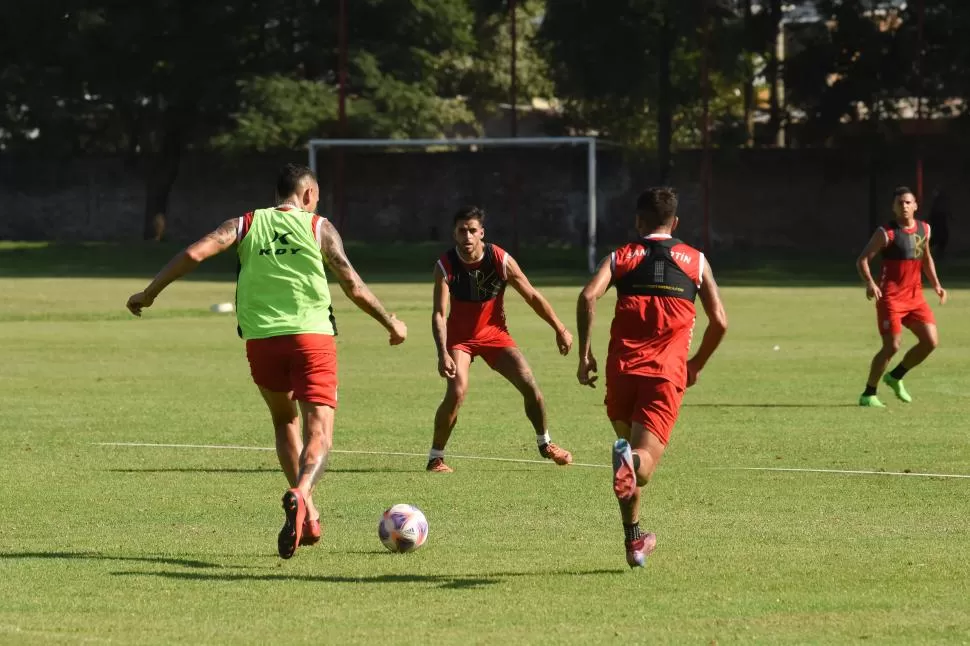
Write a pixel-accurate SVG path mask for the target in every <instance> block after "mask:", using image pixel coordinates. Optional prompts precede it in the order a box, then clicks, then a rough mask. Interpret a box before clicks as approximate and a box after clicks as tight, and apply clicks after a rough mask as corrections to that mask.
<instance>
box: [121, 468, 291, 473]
mask: <svg viewBox="0 0 970 646" xmlns="http://www.w3.org/2000/svg"><path fill="white" fill-rule="evenodd" d="M105 471H107V472H109V473H277V474H278V473H279V472H280V470H279V468H276V469H270V468H260V467H256V468H252V469H241V468H228V469H223V468H219V467H215V468H213V467H208V468H203V467H197V468H196V467H177V468H161V469H105Z"/></svg>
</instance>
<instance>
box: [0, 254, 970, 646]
mask: <svg viewBox="0 0 970 646" xmlns="http://www.w3.org/2000/svg"><path fill="white" fill-rule="evenodd" d="M18 248H20V249H22V248H23V247H18ZM105 248H108V249H117V247H115V246H111V245H108V246H106V247H105ZM3 251H4V250H0V268H2V276H0V294H2V295H3V296H2V298H0V356H2V358H3V367H2V369H0V393H2V395H0V402H2V404H0V405H2V410H3V416H2V420H3V421H2V422H0V452H2V455H3V460H2V468H0V491H2V492H3V493H2V496H0V643H18V644H20V643H37V644H40V643H44V644H46V643H82V642H84V643H87V642H116V643H157V644H163V643H165V644H167V643H173V642H190V643H233V644H235V643H269V642H275V643H295V642H317V643H320V642H323V643H364V642H370V643H375V642H378V643H379V642H382V641H394V642H405V643H428V642H431V641H432V640H436V641H441V642H444V643H463V644H476V643H583V644H586V643H629V642H634V643H650V644H705V645H706V644H713V643H717V644H738V643H764V644H806V643H817V644H822V643H825V644H845V643H862V642H866V643H879V644H887V643H888V644H938V643H967V642H968V641H970V603H968V601H967V600H968V599H970V480H965V479H964V480H961V479H944V478H923V477H899V476H889V475H869V476H866V475H854V476H853V475H837V474H821V473H793V472H762V471H740V470H733V469H732V467H785V468H821V469H847V470H852V469H861V470H885V471H890V472H903V471H906V470H909V471H912V472H925V473H952V474H970V453H968V452H967V448H966V447H967V418H968V412H970V406H968V404H970V399H968V393H970V371H968V370H967V369H966V366H967V365H968V363H970V326H967V325H966V321H967V320H968V317H970V292H968V291H965V290H959V289H958V290H954V291H953V292H952V293H951V299H952V302H951V303H950V304H948V305H947V306H946V307H942V308H940V307H936V308H935V310H936V313H937V317H938V321H939V324H940V330H941V340H942V344H941V347H940V350H939V351H938V352H937V353H936V354H934V355H933V356H932V357H931V358H930V359H929V360H928V361H927V363H926V364H924V366H921V367H920V368H918V369H917V370H914V371H913V372H912V374H911V376H908V377H907V379H906V383H907V386H908V387H909V389H910V392H911V393H912V394H913V396H914V398H915V402H914V403H913V404H911V405H908V406H907V405H903V404H901V403H898V402H896V401H895V400H893V399H892V396H891V393H889V392H888V390H887V389H885V388H883V389H882V390H881V395H882V396H883V399H884V401H886V402H887V403H888V405H889V406H890V408H889V409H888V410H886V411H876V410H868V409H860V408H858V407H855V406H853V404H854V403H855V400H856V398H857V397H858V394H859V392H860V390H861V387H862V384H863V381H864V379H865V372H866V368H867V364H868V361H869V358H870V357H871V355H872V353H873V352H874V350H875V347H876V342H877V338H876V334H875V331H876V328H875V320H874V319H875V317H874V314H873V311H872V307H871V304H869V303H867V302H866V301H865V298H864V295H863V292H862V290H861V289H860V288H858V287H844V286H831V287H801V288H788V287H765V286H746V285H742V284H741V282H742V280H741V279H742V278H743V277H744V275H743V274H741V273H739V274H737V275H736V276H735V275H732V274H731V273H727V274H726V276H723V277H722V280H721V282H722V288H723V292H724V298H725V301H726V305H727V308H728V313H729V315H730V317H731V330H730V331H729V335H728V337H727V340H726V341H725V344H724V346H723V347H722V349H721V350H720V351H719V353H718V354H717V355H716V356H715V358H714V360H713V361H712V363H711V364H710V366H709V368H708V370H706V371H705V373H704V374H703V375H702V379H701V382H700V383H699V385H698V386H697V387H696V388H694V389H692V390H691V391H690V392H689V393H688V395H687V397H686V398H685V405H684V409H683V412H682V415H681V419H680V421H679V423H678V425H677V427H676V428H675V430H674V434H673V440H672V444H671V447H670V449H669V451H668V453H667V455H666V456H665V458H664V462H663V463H662V464H661V466H660V468H659V469H658V471H657V474H656V477H655V480H654V481H653V482H652V483H651V484H650V486H649V487H648V488H647V490H646V495H645V499H644V500H645V502H644V514H643V518H644V523H645V525H646V526H648V527H649V528H651V529H652V530H654V531H656V532H657V533H658V535H659V537H660V543H659V547H658V550H657V551H656V553H655V554H654V555H653V556H652V557H651V558H650V561H649V563H648V567H647V568H646V570H645V571H639V572H630V571H628V570H627V568H626V564H625V562H624V559H623V549H622V533H621V531H620V525H619V516H618V512H617V509H616V503H615V500H614V499H613V496H612V492H611V489H610V477H609V473H610V472H609V470H608V469H606V468H583V467H569V468H559V467H555V466H553V465H549V464H529V463H513V462H490V461H476V460H465V459H458V458H454V459H450V462H451V464H452V465H453V466H455V467H456V469H457V470H456V472H455V473H454V474H452V475H450V476H431V475H429V474H426V473H425V472H424V471H423V468H424V459H423V458H422V457H407V456H392V455H362V454H356V453H343V452H342V453H337V454H335V455H334V456H333V458H332V461H331V469H330V471H329V472H328V473H327V475H326V476H325V477H324V479H323V480H322V483H321V485H320V487H319V489H318V494H317V501H318V505H319V506H320V507H321V510H322V512H323V517H324V523H325V530H324V531H325V533H324V541H323V542H322V543H321V544H320V545H318V546H316V547H313V548H309V549H301V550H300V551H299V552H298V553H297V555H296V557H295V558H293V559H292V560H290V561H286V562H282V561H280V560H279V558H278V557H277V556H276V553H275V552H276V547H275V536H276V532H277V531H278V529H279V525H280V523H281V520H282V514H281V510H280V507H279V497H280V495H281V494H282V492H283V490H284V488H285V482H284V480H283V478H282V475H281V474H280V473H279V471H278V467H277V465H276V461H275V456H274V454H273V453H272V452H271V451H229V450H203V449H197V450H191V449H176V448H135V447H111V446H102V445H99V444H98V443H101V442H148V443H173V444H176V443H182V444H216V445H219V444H226V445H240V446H252V447H269V446H271V445H272V431H271V428H270V426H269V422H268V416H267V414H266V413H265V411H264V410H263V404H262V403H261V401H260V400H259V397H258V395H257V394H256V391H255V388H254V387H253V386H252V384H251V383H250V381H249V375H248V368H247V364H246V360H245V356H244V352H243V345H242V343H241V342H240V341H239V340H238V339H237V338H236V336H235V333H234V326H235V324H234V321H233V319H232V318H231V316H230V317H227V316H225V315H217V314H212V313H210V312H209V311H208V306H209V305H211V304H212V303H216V302H221V301H227V300H232V293H233V287H232V284H231V282H228V281H225V280H221V278H222V274H221V273H220V272H219V271H217V270H211V271H213V273H211V274H206V273H202V274H201V275H200V276H199V278H198V279H197V280H192V281H186V282H183V283H178V284H176V285H173V286H172V287H171V288H170V289H169V291H167V292H166V293H165V294H164V295H163V296H162V297H161V298H160V299H159V300H158V301H157V303H156V305H155V307H154V308H153V309H151V310H149V311H147V312H146V315H145V318H144V319H143V320H135V319H133V318H131V317H128V316H127V315H126V314H125V312H124V310H123V305H124V301H125V299H126V298H127V296H128V295H129V294H130V293H131V292H133V291H136V290H138V289H140V288H142V287H143V286H144V284H145V282H146V278H147V276H148V275H150V274H151V273H153V272H154V271H155V270H156V269H157V266H156V265H158V264H160V263H161V262H164V260H165V258H166V257H167V255H168V253H169V252H170V250H166V251H165V253H158V255H159V256H160V257H158V258H154V257H153V258H151V260H152V261H153V263H154V264H152V265H151V266H150V267H149V266H147V265H149V262H148V260H145V259H144V258H142V257H141V256H140V255H139V254H136V253H132V254H130V255H129V256H128V257H127V258H128V261H126V263H120V264H116V263H115V262H114V261H105V262H106V263H107V264H106V265H104V266H102V267H101V268H100V269H92V270H91V271H90V272H78V271H76V270H77V266H76V265H73V264H72V263H73V262H74V259H72V258H66V257H65V256H63V255H62V256H61V259H62V261H63V263H64V264H63V265H62V268H61V269H60V270H53V269H49V270H47V271H46V273H45V271H39V270H38V266H37V263H36V258H37V257H36V256H32V255H31V253H29V252H24V253H20V252H18V253H20V256H19V259H13V257H12V256H11V255H10V253H12V252H9V248H8V249H7V251H8V253H7V255H4V254H3ZM85 253H88V252H85ZM351 253H353V251H352V252H351ZM364 255H365V256H366V255H367V254H366V253H365V254H364ZM374 255H376V254H374ZM87 257H89V258H90V255H89V256H87ZM155 261H157V262H155ZM32 263H33V264H32ZM365 264H366V263H365ZM135 269H137V271H135ZM379 270H380V267H379V266H378V267H375V268H373V271H374V272H375V273H377V274H380V272H379ZM752 272H753V274H754V275H757V271H755V270H752ZM58 273H69V274H78V273H80V274H83V275H84V276H85V277H80V278H65V277H61V276H58V275H57V274H58ZM99 274H100V277H99ZM366 275H367V273H366V272H365V276H366ZM540 275H541V274H540ZM129 276H140V277H138V278H134V277H129ZM945 277H946V276H944V278H945ZM213 278H218V279H220V280H212V279H213ZM579 280H580V277H579V276H578V275H572V274H566V275H565V276H563V277H559V278H557V279H553V278H552V277H546V278H542V279H541V280H537V282H539V283H540V284H542V285H546V286H547V287H546V288H545V290H544V291H545V293H546V295H547V296H548V297H549V298H550V300H551V301H552V302H553V304H554V305H555V307H556V309H557V311H558V312H559V313H560V315H561V316H562V317H563V318H564V320H567V321H571V320H572V312H573V310H574V302H575V297H576V294H577V292H578V286H579ZM373 288H374V290H375V292H376V293H377V294H378V295H379V296H380V297H381V298H382V299H383V300H384V301H385V303H387V305H388V306H389V307H391V308H393V309H394V310H395V311H396V312H398V314H399V316H400V317H401V318H403V319H404V320H405V321H406V322H407V323H408V324H409V325H410V331H411V337H410V338H409V340H408V342H407V343H406V344H405V345H404V346H402V347H399V348H389V347H387V341H386V337H385V336H384V334H383V333H382V331H381V329H380V328H379V327H378V326H377V325H376V324H375V323H373V322H372V321H370V320H369V319H367V318H366V317H365V316H364V315H363V314H361V313H359V312H357V311H355V310H353V309H352V308H351V306H349V304H348V303H347V301H346V300H345V299H344V298H343V297H342V296H340V295H338V296H337V297H336V299H335V300H336V308H337V312H338V321H339V324H340V329H341V336H340V337H339V341H338V344H339V348H340V350H339V351H340V379H341V385H340V409H339V411H338V419H337V431H336V438H335V448H336V449H338V450H340V451H378V452H405V453H406V452H413V453H419V454H423V453H425V452H426V451H427V449H428V445H429V442H430V433H431V430H430V425H431V418H432V416H433V413H434V409H435V406H436V405H437V403H438V401H439V399H440V397H441V394H442V392H443V388H444V387H443V384H442V382H441V380H440V378H439V377H438V376H437V372H436V362H435V357H434V350H433V345H432V342H431V338H430V334H429V333H428V327H429V321H428V318H429V309H428V308H429V304H430V298H431V294H430V283H425V282H421V283H410V282H397V281H396V282H393V283H391V282H386V283H376V284H374V285H373ZM611 300H612V295H608V296H607V298H606V299H604V301H603V302H602V303H601V305H600V308H599V318H598V320H597V329H596V338H595V346H594V347H595V348H596V350H597V352H598V356H599V358H600V359H602V358H603V353H604V352H605V339H606V334H607V328H608V322H609V314H610V301H611ZM509 319H510V325H511V329H512V332H513V334H514V335H515V337H516V338H517V340H518V342H519V343H520V345H521V346H522V347H523V348H524V350H525V352H526V355H527V357H528V358H529V359H530V361H531V363H532V365H533V368H534V369H535V372H536V374H537V377H538V379H539V382H540V385H541V386H542V387H543V390H544V393H545V396H546V400H547V402H548V407H549V413H550V421H551V428H552V432H553V436H554V438H555V439H556V440H557V441H558V442H560V443H561V444H562V445H564V446H566V447H567V448H569V449H571V450H572V451H573V453H574V456H575V459H576V460H577V461H578V462H582V463H590V464H600V465H606V464H608V461H609V448H610V444H611V441H612V433H611V431H610V429H609V426H608V424H607V422H606V419H605V416H604V413H603V407H602V390H600V389H598V390H596V391H591V390H588V389H585V390H584V389H581V388H580V387H579V386H577V385H576V383H575V358H574V357H572V356H570V357H569V358H568V359H562V358H561V357H559V356H558V355H557V352H556V349H555V345H554V336H553V334H552V332H551V331H550V330H548V328H547V327H545V325H544V324H543V323H542V322H541V321H539V320H538V319H537V318H536V317H535V316H534V315H532V314H531V313H530V312H529V311H527V309H526V307H525V306H524V305H523V304H522V303H521V301H520V300H519V299H517V298H515V297H514V296H512V295H510V298H509ZM698 326H699V329H702V327H703V320H700V321H699V322H698ZM697 336H698V337H699V336H700V335H699V334H698V335H697ZM908 342H909V340H908V339H907V343H908ZM775 345H777V346H779V350H777V351H775V350H773V347H774V346H775ZM449 452H450V453H452V454H454V455H467V456H487V457H504V458H514V459H533V458H536V457H537V453H536V451H535V446H534V440H533V438H532V433H531V429H530V428H529V427H528V424H527V423H526V421H525V418H524V415H523V414H522V412H521V402H520V401H519V400H518V399H517V397H516V396H515V395H514V391H513V390H512V389H511V387H510V386H508V385H507V384H505V383H504V382H503V381H502V380H501V379H500V378H499V377H498V376H497V375H495V374H492V373H490V371H489V370H488V369H487V367H486V366H484V364H482V363H481V362H476V363H475V364H474V365H473V367H472V382H471V390H470V393H469V396H468V400H467V402H466V405H465V408H464V409H463V412H462V415H461V419H460V421H459V425H458V427H457V429H456V431H455V434H454V436H453V439H452V443H451V445H450V446H449ZM396 502H411V503H413V504H416V505H418V506H419V507H421V508H422V509H423V510H424V511H425V512H426V514H427V516H428V518H429V521H430V525H431V534H430V538H429V541H428V544H427V545H426V546H425V547H423V548H422V549H421V550H419V551H418V552H416V553H414V554H411V555H405V556H399V555H392V554H388V553H386V552H385V551H384V550H383V548H382V547H381V545H380V543H379V541H378V538H377V535H376V525H377V518H378V516H379V514H380V512H381V511H382V510H383V509H384V508H386V507H387V506H389V505H390V504H392V503H396Z"/></svg>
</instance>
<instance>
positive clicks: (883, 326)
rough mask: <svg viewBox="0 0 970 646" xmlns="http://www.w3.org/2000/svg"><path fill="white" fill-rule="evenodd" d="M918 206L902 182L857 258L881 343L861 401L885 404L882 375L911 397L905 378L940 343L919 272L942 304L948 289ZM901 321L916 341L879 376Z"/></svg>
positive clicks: (899, 337) (898, 335) (899, 335)
mask: <svg viewBox="0 0 970 646" xmlns="http://www.w3.org/2000/svg"><path fill="white" fill-rule="evenodd" d="M917 208H918V205H917V204H916V197H915V196H914V195H913V192H912V191H911V190H909V189H908V188H907V187H905V186H900V187H899V188H897V189H896V190H895V191H894V192H893V215H895V216H896V217H895V219H894V220H893V221H892V222H889V223H887V224H884V225H883V226H881V227H879V228H878V229H877V230H876V232H875V233H874V234H872V238H870V239H869V244H867V245H866V248H865V249H863V250H862V254H861V255H860V256H859V259H858V261H856V267H857V268H858V270H859V275H860V276H862V280H864V281H865V283H866V298H868V299H869V300H872V299H876V322H877V324H878V326H879V334H880V335H881V336H882V348H880V349H879V352H877V353H876V356H874V357H873V358H872V364H871V365H870V367H869V380H868V381H866V389H865V390H864V391H863V393H862V396H861V397H859V405H860V406H869V407H872V408H885V407H886V405H885V404H883V403H882V402H881V401H879V398H878V397H877V396H876V387H877V386H878V385H879V379H880V377H881V378H882V380H883V381H884V382H885V383H886V385H887V386H889V387H890V388H891V389H892V390H893V392H894V393H896V397H898V398H899V399H900V400H902V401H904V402H907V403H909V402H911V401H913V398H912V397H910V395H909V393H908V392H907V391H906V387H905V386H903V377H904V376H905V375H906V373H907V372H909V371H910V370H912V369H913V368H915V367H916V366H918V365H919V364H920V363H922V362H923V360H924V359H926V357H928V356H930V353H931V352H933V350H934V349H935V348H936V346H937V344H938V343H939V336H938V334H937V331H936V319H935V318H934V317H933V310H931V309H930V306H929V305H928V304H927V302H926V299H925V298H923V279H922V273H925V274H926V277H927V278H929V279H930V283H931V285H932V286H933V291H934V292H936V295H937V296H939V298H940V305H943V304H944V303H946V290H945V289H943V285H941V284H940V279H939V278H937V276H936V264H935V263H934V262H933V254H932V253H931V252H930V233H931V232H930V225H929V224H928V223H926V222H924V221H923V220H917V219H916V209H917ZM880 254H881V255H882V270H881V271H880V274H879V284H878V285H877V284H876V281H875V280H873V278H872V273H871V272H870V271H869V262H870V261H871V260H872V259H873V258H874V257H875V256H877V255H880ZM904 326H905V327H907V328H909V329H910V331H911V332H912V333H913V334H915V335H916V339H917V343H916V345H915V346H913V347H912V348H910V349H909V351H908V352H907V353H906V355H905V356H904V357H903V360H902V361H900V362H899V365H897V366H896V367H895V368H893V369H892V371H891V372H889V373H888V374H886V375H883V373H884V372H886V368H888V367H889V362H890V361H891V360H892V358H893V355H895V354H896V353H897V352H898V351H899V345H900V343H902V340H903V327H904Z"/></svg>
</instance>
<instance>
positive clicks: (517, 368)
mask: <svg viewBox="0 0 970 646" xmlns="http://www.w3.org/2000/svg"><path fill="white" fill-rule="evenodd" d="M454 237H455V243H456V246H455V247H454V248H453V249H451V250H450V251H448V252H447V253H445V254H443V255H442V256H441V258H439V259H438V262H437V263H436V264H435V268H434V311H433V313H432V315H431V328H432V332H433V333H434V342H435V345H436V346H437V348H438V373H439V374H440V375H441V376H442V377H444V378H446V379H447V380H448V386H447V388H446V390H445V398H444V399H443V400H442V402H441V404H440V405H439V406H438V412H437V413H436V414H435V418H434V439H433V440H432V443H431V451H430V453H429V454H428V471H432V472H435V473H450V472H451V471H452V468H451V467H449V466H448V465H447V464H445V460H444V457H445V445H446V444H447V443H448V438H449V437H450V436H451V431H452V429H453V428H454V427H455V423H456V422H457V421H458V409H459V408H461V404H462V401H464V399H465V393H466V392H468V369H469V367H470V366H471V363H472V360H473V359H474V358H475V357H481V358H482V359H484V360H485V363H487V364H488V365H489V367H490V368H492V370H494V371H496V372H497V373H499V374H500V375H502V376H503V377H505V378H506V379H507V380H508V381H509V382H510V383H511V384H512V385H513V386H515V388H516V389H517V390H518V391H519V393H521V394H522V398H523V399H524V400H525V414H526V416H527V417H528V418H529V421H530V422H532V427H533V428H534V429H535V432H536V444H537V445H538V447H539V453H540V454H541V455H542V457H544V458H548V459H550V460H553V461H554V462H555V463H556V464H560V465H562V464H569V463H570V462H572V460H573V457H572V455H570V453H569V451H566V450H564V449H562V448H560V447H559V446H556V445H555V444H553V443H552V441H551V440H550V438H549V430H548V427H547V426H546V407H545V403H544V402H543V399H542V392H540V390H539V386H538V384H536V380H535V377H534V376H533V375H532V369H531V368H530V367H529V364H528V363H527V362H526V360H525V357H524V356H523V355H522V352H521V351H520V350H519V349H518V348H517V347H516V345H515V341H513V340H512V337H511V336H510V335H509V330H508V327H506V324H505V305H504V303H503V299H504V297H505V286H506V285H511V286H512V287H513V288H514V289H515V291H517V292H519V294H521V295H522V298H523V299H525V302H526V303H528V304H529V306H530V307H532V309H533V310H535V313H536V314H538V315H539V317H540V318H541V319H542V320H544V321H545V322H546V323H548V324H549V326H550V327H551V328H552V329H553V330H555V331H556V345H557V346H558V347H559V352H560V354H562V355H566V354H567V353H568V352H569V348H570V347H571V346H572V344H573V337H572V335H571V334H570V333H569V330H567V329H566V326H565V325H563V323H562V321H560V320H559V318H558V317H557V316H556V313H555V312H554V311H553V309H552V306H551V305H549V302H548V301H546V299H545V298H543V297H542V294H540V293H539V292H538V291H537V290H536V289H535V288H534V287H533V286H532V285H531V284H530V283H529V279H528V278H526V276H525V274H524V273H522V270H521V269H520V268H519V264H518V263H517V262H515V260H514V259H513V258H512V256H510V255H509V254H507V253H506V252H505V250H504V249H502V248H501V247H499V246H498V245H494V244H491V243H486V242H485V212H484V211H482V210H481V209H478V208H476V207H466V208H463V209H461V210H460V211H458V213H456V214H455V217H454ZM449 309H450V311H449Z"/></svg>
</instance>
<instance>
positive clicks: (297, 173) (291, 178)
mask: <svg viewBox="0 0 970 646" xmlns="http://www.w3.org/2000/svg"><path fill="white" fill-rule="evenodd" d="M308 177H309V178H310V179H312V180H313V181H314V182H315V181H317V176H316V174H315V173H314V172H313V171H312V170H310V168H309V167H307V166H303V165H301V164H287V165H286V166H284V167H283V168H281V169H280V172H279V175H277V176H276V197H277V199H283V198H286V197H289V196H290V195H293V194H294V193H296V192H297V191H298V190H300V186H301V185H302V184H303V180H305V179H306V178H308Z"/></svg>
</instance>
